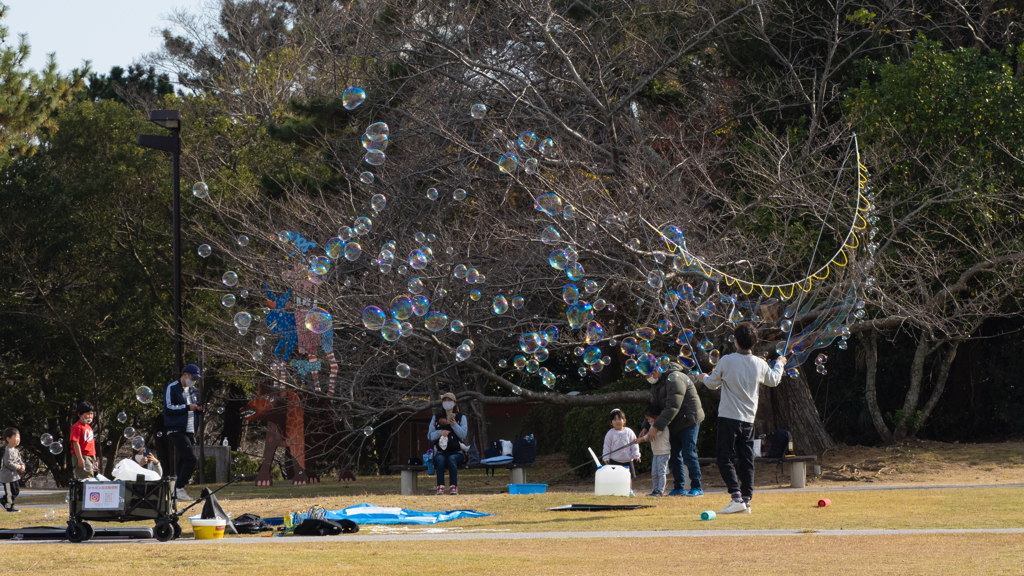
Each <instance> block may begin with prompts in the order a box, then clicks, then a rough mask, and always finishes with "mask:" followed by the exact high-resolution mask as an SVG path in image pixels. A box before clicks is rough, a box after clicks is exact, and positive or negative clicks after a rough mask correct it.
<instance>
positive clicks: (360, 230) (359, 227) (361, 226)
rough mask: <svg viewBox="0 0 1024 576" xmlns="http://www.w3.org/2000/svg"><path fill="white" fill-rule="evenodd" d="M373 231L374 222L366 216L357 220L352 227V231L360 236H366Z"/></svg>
mask: <svg viewBox="0 0 1024 576" xmlns="http://www.w3.org/2000/svg"><path fill="white" fill-rule="evenodd" d="M372 229H373V221H372V220H370V219H369V218H367V217H366V216H360V217H358V218H356V220H355V222H353V225H352V231H353V232H355V233H356V234H358V235H360V236H365V235H366V234H369V233H370V230H372Z"/></svg>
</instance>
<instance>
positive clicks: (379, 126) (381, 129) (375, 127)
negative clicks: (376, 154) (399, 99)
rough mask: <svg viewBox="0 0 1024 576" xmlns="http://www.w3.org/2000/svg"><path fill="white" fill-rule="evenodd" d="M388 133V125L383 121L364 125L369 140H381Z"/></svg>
mask: <svg viewBox="0 0 1024 576" xmlns="http://www.w3.org/2000/svg"><path fill="white" fill-rule="evenodd" d="M389 133H390V129H389V128H388V125H387V124H385V123H383V122H376V123H374V124H370V125H369V126H367V127H366V135H367V136H369V137H370V140H375V141H376V140H383V139H385V138H387V137H388V134H389Z"/></svg>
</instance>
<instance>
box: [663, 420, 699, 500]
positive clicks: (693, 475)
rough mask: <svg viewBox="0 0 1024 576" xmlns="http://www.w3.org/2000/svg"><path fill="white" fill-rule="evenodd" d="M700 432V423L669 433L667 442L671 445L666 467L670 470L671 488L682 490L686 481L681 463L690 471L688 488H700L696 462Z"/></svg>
mask: <svg viewBox="0 0 1024 576" xmlns="http://www.w3.org/2000/svg"><path fill="white" fill-rule="evenodd" d="M698 432H700V424H697V425H696V426H693V427H692V428H684V429H682V430H680V431H679V432H677V433H675V434H671V433H670V434H669V436H668V442H669V445H670V446H671V447H672V452H670V456H671V457H670V458H669V461H668V468H669V470H671V471H672V483H673V486H672V487H673V488H674V489H676V490H682V489H683V486H684V483H685V482H686V476H685V473H684V472H683V464H684V463H685V464H686V469H687V470H688V471H689V472H690V490H697V489H700V488H701V484H700V463H699V462H697V433H698Z"/></svg>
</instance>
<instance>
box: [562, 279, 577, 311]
mask: <svg viewBox="0 0 1024 576" xmlns="http://www.w3.org/2000/svg"><path fill="white" fill-rule="evenodd" d="M579 299H580V291H579V290H577V289H576V286H574V285H572V284H566V285H565V286H562V300H564V301H565V303H566V304H567V305H569V306H572V305H573V304H575V303H576V302H577V301H578V300H579Z"/></svg>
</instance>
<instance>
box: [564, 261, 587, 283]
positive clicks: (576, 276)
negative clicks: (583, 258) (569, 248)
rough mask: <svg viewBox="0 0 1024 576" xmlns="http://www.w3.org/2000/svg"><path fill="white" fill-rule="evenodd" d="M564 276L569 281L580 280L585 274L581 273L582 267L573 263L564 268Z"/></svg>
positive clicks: (577, 263)
mask: <svg viewBox="0 0 1024 576" xmlns="http://www.w3.org/2000/svg"><path fill="white" fill-rule="evenodd" d="M565 275H566V276H567V277H568V278H569V279H570V280H582V279H583V276H584V275H585V273H584V272H583V265H582V264H580V263H579V262H573V263H572V264H569V265H568V266H566V267H565Z"/></svg>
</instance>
